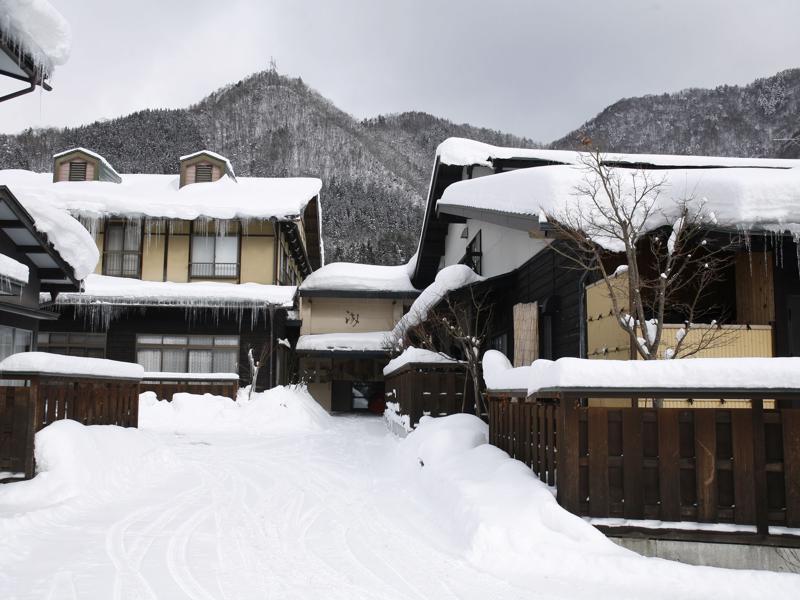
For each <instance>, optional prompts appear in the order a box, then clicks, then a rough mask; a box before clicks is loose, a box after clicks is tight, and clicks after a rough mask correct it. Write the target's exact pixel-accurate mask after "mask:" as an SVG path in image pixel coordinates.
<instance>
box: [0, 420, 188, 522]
mask: <svg viewBox="0 0 800 600" xmlns="http://www.w3.org/2000/svg"><path fill="white" fill-rule="evenodd" d="M35 455H36V470H37V475H36V477H34V478H33V479H31V480H29V481H23V482H19V483H14V484H12V485H7V486H0V515H3V514H13V513H14V512H15V510H17V509H20V510H24V511H28V510H30V509H32V508H33V509H38V508H44V507H47V506H51V505H55V504H58V503H61V502H64V501H65V500H68V499H70V498H75V497H79V498H81V502H82V503H86V502H87V501H88V502H98V501H104V500H109V499H113V498H115V497H118V496H119V493H120V492H121V491H124V490H127V489H133V488H135V487H137V486H139V485H144V484H146V483H152V482H153V481H154V480H155V481H157V480H158V479H159V478H161V477H163V476H164V475H165V474H167V473H168V472H170V471H171V470H172V469H173V468H175V467H176V466H177V464H178V462H177V459H176V457H175V456H174V455H173V454H172V452H171V451H170V450H169V449H167V448H166V447H165V446H163V445H162V444H161V443H160V442H159V441H158V439H157V438H155V437H154V436H152V435H151V434H148V433H146V432H143V431H140V430H138V429H135V428H126V427H117V426H116V425H89V426H86V425H83V424H81V423H78V422H77V421H72V420H70V419H63V420H60V421H55V422H54V423H51V424H50V425H48V426H47V427H45V428H44V429H42V430H41V431H39V432H38V433H37V434H36V440H35Z"/></svg>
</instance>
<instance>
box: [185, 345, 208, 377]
mask: <svg viewBox="0 0 800 600" xmlns="http://www.w3.org/2000/svg"><path fill="white" fill-rule="evenodd" d="M212 363H213V360H212V351H211V350H189V373H211V372H212Z"/></svg>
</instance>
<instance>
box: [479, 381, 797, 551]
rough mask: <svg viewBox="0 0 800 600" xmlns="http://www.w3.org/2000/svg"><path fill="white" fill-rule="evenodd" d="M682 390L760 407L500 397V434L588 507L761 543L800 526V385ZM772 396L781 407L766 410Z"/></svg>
mask: <svg viewBox="0 0 800 600" xmlns="http://www.w3.org/2000/svg"><path fill="white" fill-rule="evenodd" d="M615 394H616V395H615ZM675 394H676V395H677V396H678V397H691V398H696V399H703V398H709V399H710V398H712V397H713V399H716V400H720V399H734V398H735V399H747V400H749V402H750V405H751V407H750V408H724V407H723V408H719V407H718V408H696V409H676V408H639V407H638V406H631V407H622V408H619V407H614V408H609V407H603V406H590V407H587V406H586V405H585V401H584V400H583V399H584V398H585V397H586V396H587V395H591V397H592V398H603V397H608V398H618V397H619V396H620V392H619V391H618V390H617V391H607V393H604V391H603V390H582V391H580V392H578V391H576V392H574V393H571V392H568V391H567V392H565V391H558V392H552V391H551V392H547V393H545V392H542V393H540V394H539V395H538V396H539V397H537V398H533V397H532V398H529V399H528V400H527V401H526V400H524V399H513V400H512V399H509V398H498V397H493V398H492V399H491V401H490V407H491V408H490V420H489V427H490V441H491V443H493V444H495V445H497V446H498V447H500V448H502V449H503V450H505V451H506V452H508V453H509V454H510V455H511V456H512V457H515V458H517V459H519V460H521V461H523V462H525V463H526V464H528V465H529V466H530V467H531V468H532V469H533V471H534V472H535V473H537V474H538V475H539V477H540V479H542V481H546V482H547V483H549V484H555V485H556V486H557V497H558V501H559V504H561V505H562V506H563V507H564V508H566V509H567V510H569V511H571V512H573V513H575V514H578V515H582V516H587V517H597V518H621V519H627V520H641V519H656V520H660V521H665V522H677V521H695V522H698V523H731V524H734V525H737V526H745V527H743V528H742V527H740V528H739V529H742V530H746V531H749V532H752V533H748V535H749V536H750V537H753V536H755V538H758V539H759V540H764V539H766V538H767V536H768V535H769V528H770V527H787V528H798V527H800V408H798V403H797V402H798V399H800V390H798V392H797V393H781V394H778V393H769V394H767V393H762V394H754V393H753V392H752V391H746V390H738V391H736V390H725V391H724V393H702V392H699V391H698V390H675ZM637 396H638V397H641V398H644V397H647V396H646V391H645V390H639V391H638V392H637ZM765 397H769V398H770V399H774V400H775V405H776V408H775V409H772V410H765V409H764V398H765ZM594 402H595V403H596V402H597V401H596V400H595V401H594ZM665 527H667V529H668V526H665ZM745 537H747V536H745ZM782 537H783V538H784V539H785V538H786V536H782ZM719 538H720V539H721V540H722V541H725V540H724V538H725V536H724V535H719ZM747 539H749V537H748V538H747ZM739 541H741V536H740V540H739Z"/></svg>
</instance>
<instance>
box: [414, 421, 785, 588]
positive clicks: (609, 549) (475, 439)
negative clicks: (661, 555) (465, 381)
mask: <svg viewBox="0 0 800 600" xmlns="http://www.w3.org/2000/svg"><path fill="white" fill-rule="evenodd" d="M487 429H488V428H487V426H486V424H485V423H483V422H482V421H481V420H480V419H478V418H477V417H475V416H472V415H466V414H457V415H451V416H448V417H441V418H435V419H434V418H431V417H423V418H422V419H421V420H420V423H419V425H418V426H417V428H416V429H415V430H414V431H412V432H411V433H409V434H408V437H406V438H405V439H404V440H402V441H401V442H400V443H399V445H398V460H399V467H398V470H399V472H400V473H401V476H402V477H403V478H404V481H405V482H406V483H407V484H408V485H407V487H408V493H409V494H411V495H413V496H415V497H416V498H418V499H419V500H420V501H424V503H425V504H426V505H427V506H428V507H429V508H430V509H431V519H432V520H433V521H435V522H436V524H437V525H439V526H441V527H443V528H444V529H445V531H446V533H447V534H448V536H449V537H450V538H451V539H452V540H453V541H454V543H455V544H456V545H457V546H458V548H459V549H460V551H461V552H462V553H463V554H464V555H465V557H466V558H467V560H469V561H470V562H471V563H473V564H474V565H476V566H477V567H479V568H481V569H484V570H487V571H489V572H491V573H493V574H495V575H497V576H499V577H501V578H503V579H505V580H507V581H509V582H510V583H512V584H515V585H518V586H522V587H529V588H530V589H534V590H537V591H538V592H539V595H540V596H541V597H543V598H556V597H558V598H561V597H570V598H572V597H576V598H577V597H581V598H583V597H586V598H589V597H593V596H596V595H597V589H598V586H602V588H603V589H606V590H617V592H618V593H617V594H616V595H615V597H620V598H644V597H648V595H652V591H653V590H655V589H663V590H669V596H670V597H673V598H698V599H699V598H712V597H713V598H736V599H737V600H740V599H745V598H746V599H753V600H755V599H756V598H767V597H768V598H787V599H788V598H793V597H795V596H796V591H797V585H798V581H800V578H798V577H797V576H796V575H788V574H778V573H770V572H766V571H728V570H724V569H715V568H709V567H695V566H689V565H684V564H681V563H677V562H671V561H666V560H661V559H655V558H644V557H642V556H640V555H638V554H635V553H633V552H631V551H629V550H626V549H624V548H622V547H620V546H617V545H616V544H614V543H613V542H612V541H611V540H609V539H608V538H606V537H605V536H604V535H603V534H602V533H600V532H599V531H598V530H597V529H595V528H594V527H592V526H591V525H590V524H589V523H587V522H586V521H584V520H583V519H581V518H580V517H578V516H576V515H573V514H571V513H569V512H567V511H566V510H564V509H563V508H561V507H560V506H559V505H558V503H557V502H556V498H555V496H554V494H553V490H552V489H551V488H549V487H548V486H547V485H546V484H544V483H542V482H541V481H539V479H538V478H537V477H536V476H535V475H534V474H533V472H532V471H531V470H530V469H529V468H528V467H526V466H525V465H524V464H523V463H521V462H519V461H516V460H512V459H511V458H509V456H508V454H506V453H505V452H503V451H502V450H500V449H499V448H496V447H495V446H492V445H490V444H488V443H487V437H488V430H487Z"/></svg>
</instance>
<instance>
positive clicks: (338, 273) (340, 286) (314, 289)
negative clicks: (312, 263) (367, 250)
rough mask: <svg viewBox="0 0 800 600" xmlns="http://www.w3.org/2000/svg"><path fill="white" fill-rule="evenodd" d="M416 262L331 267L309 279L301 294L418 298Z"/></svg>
mask: <svg viewBox="0 0 800 600" xmlns="http://www.w3.org/2000/svg"><path fill="white" fill-rule="evenodd" d="M414 260H415V259H412V261H410V262H409V263H408V264H404V265H369V264H361V263H346V262H336V263H330V264H327V265H325V266H324V267H322V268H320V269H318V270H316V271H315V272H314V273H312V274H311V275H310V276H309V277H308V278H306V280H305V281H303V282H302V283H301V284H300V287H299V289H298V293H299V295H300V296H301V297H303V298H386V299H396V300H403V299H410V298H416V297H417V296H418V295H419V290H417V289H416V288H415V287H414V286H413V285H412V284H411V278H410V273H411V271H412V270H413V262H414Z"/></svg>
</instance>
